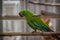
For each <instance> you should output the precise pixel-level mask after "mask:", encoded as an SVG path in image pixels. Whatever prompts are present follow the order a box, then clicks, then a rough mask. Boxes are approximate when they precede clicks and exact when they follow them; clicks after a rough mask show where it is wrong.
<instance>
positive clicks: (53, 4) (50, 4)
mask: <svg viewBox="0 0 60 40" xmlns="http://www.w3.org/2000/svg"><path fill="white" fill-rule="evenodd" d="M29 3H32V4H36V5H44V6H60V3H40V2H37V1H29Z"/></svg>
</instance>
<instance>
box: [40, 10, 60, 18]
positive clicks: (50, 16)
mask: <svg viewBox="0 0 60 40" xmlns="http://www.w3.org/2000/svg"><path fill="white" fill-rule="evenodd" d="M41 14H42V15H43V16H44V17H48V18H60V14H58V13H52V12H47V11H44V10H42V11H41Z"/></svg>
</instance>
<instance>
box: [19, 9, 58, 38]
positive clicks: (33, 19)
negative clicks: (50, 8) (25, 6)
mask: <svg viewBox="0 0 60 40" xmlns="http://www.w3.org/2000/svg"><path fill="white" fill-rule="evenodd" d="M19 16H20V17H23V16H24V17H25V18H26V20H27V24H28V25H29V26H30V27H31V28H32V29H34V32H36V30H43V31H45V32H54V31H53V30H52V29H50V28H49V25H47V24H46V23H45V22H44V21H43V20H42V18H41V17H38V16H36V15H34V14H33V13H32V12H30V11H28V10H22V11H20V12H19ZM55 36H56V38H58V36H57V35H55Z"/></svg>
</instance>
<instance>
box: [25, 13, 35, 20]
mask: <svg viewBox="0 0 60 40" xmlns="http://www.w3.org/2000/svg"><path fill="white" fill-rule="evenodd" d="M32 16H34V15H33V14H29V13H27V14H26V15H25V18H26V19H27V20H29V19H30V18H31V17H32Z"/></svg>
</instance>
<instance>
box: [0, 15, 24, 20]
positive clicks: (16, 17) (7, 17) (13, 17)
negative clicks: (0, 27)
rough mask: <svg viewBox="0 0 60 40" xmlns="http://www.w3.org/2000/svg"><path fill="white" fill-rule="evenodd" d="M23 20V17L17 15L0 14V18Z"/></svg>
mask: <svg viewBox="0 0 60 40" xmlns="http://www.w3.org/2000/svg"><path fill="white" fill-rule="evenodd" d="M20 19H21V20H24V19H25V18H21V17H19V16H0V20H20Z"/></svg>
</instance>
